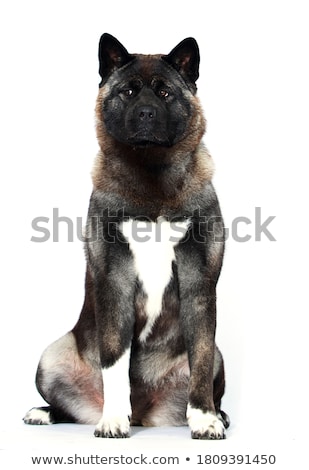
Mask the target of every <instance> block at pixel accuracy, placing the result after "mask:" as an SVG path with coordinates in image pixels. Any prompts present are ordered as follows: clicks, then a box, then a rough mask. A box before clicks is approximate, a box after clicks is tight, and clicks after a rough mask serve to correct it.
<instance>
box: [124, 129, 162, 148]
mask: <svg viewBox="0 0 309 470" xmlns="http://www.w3.org/2000/svg"><path fill="white" fill-rule="evenodd" d="M127 141H128V143H129V144H130V145H133V146H134V147H154V146H163V147H170V146H171V143H170V142H169V140H168V138H167V136H166V135H156V134H155V133H153V132H149V131H148V130H147V131H144V130H143V131H138V132H136V133H135V134H133V135H131V136H129V137H128V140H127Z"/></svg>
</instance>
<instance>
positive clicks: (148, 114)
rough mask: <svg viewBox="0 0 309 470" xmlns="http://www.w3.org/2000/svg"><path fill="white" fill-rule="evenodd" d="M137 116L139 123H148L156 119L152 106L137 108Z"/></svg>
mask: <svg viewBox="0 0 309 470" xmlns="http://www.w3.org/2000/svg"><path fill="white" fill-rule="evenodd" d="M136 112H137V116H138V117H139V119H140V120H141V121H146V122H147V121H150V120H151V119H153V118H155V117H156V114H157V112H156V109H155V108H154V106H145V105H144V106H139V107H138V108H137V110H136Z"/></svg>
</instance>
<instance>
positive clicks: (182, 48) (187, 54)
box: [162, 38, 200, 83]
mask: <svg viewBox="0 0 309 470" xmlns="http://www.w3.org/2000/svg"><path fill="white" fill-rule="evenodd" d="M162 59H164V60H165V61H166V62H168V63H169V64H170V65H171V66H172V67H174V69H176V70H177V72H179V73H180V74H181V75H182V76H183V77H184V79H185V80H188V79H189V81H191V82H192V83H195V82H196V80H197V79H198V77H199V65H200V53H199V48H198V44H197V42H196V40H195V39H194V38H187V39H184V40H183V41H181V42H180V43H179V44H178V45H177V46H176V47H174V49H173V50H172V51H171V52H170V53H169V54H168V55H165V56H163V57H162Z"/></svg>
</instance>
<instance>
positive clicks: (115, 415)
mask: <svg viewBox="0 0 309 470" xmlns="http://www.w3.org/2000/svg"><path fill="white" fill-rule="evenodd" d="M109 250H114V251H115V250H116V251H117V254H118V257H117V256H114V253H110V255H111V258H112V259H113V263H112V264H111V265H110V266H105V265H104V267H101V268H100V269H99V267H96V268H95V269H93V272H94V273H95V274H94V299H95V318H96V338H95V337H94V338H93V341H96V340H97V341H98V349H99V353H100V361H101V370H102V378H103V412H102V417H101V419H100V421H99V423H98V424H97V426H96V429H95V436H96V437H116V438H117V437H129V433H130V417H131V403H130V379H129V369H130V354H131V342H132V337H133V326H134V294H135V274H134V272H133V270H132V269H130V258H129V252H128V250H127V249H125V248H124V247H123V246H121V245H118V247H117V246H116V245H112V246H110V247H109ZM121 252H123V253H122V254H123V256H121Z"/></svg>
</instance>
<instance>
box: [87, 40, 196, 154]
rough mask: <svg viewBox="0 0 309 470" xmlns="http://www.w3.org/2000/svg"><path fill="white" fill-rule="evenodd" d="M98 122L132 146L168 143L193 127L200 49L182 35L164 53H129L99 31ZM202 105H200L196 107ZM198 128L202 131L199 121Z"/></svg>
mask: <svg viewBox="0 0 309 470" xmlns="http://www.w3.org/2000/svg"><path fill="white" fill-rule="evenodd" d="M99 62H100V69H99V73H100V76H101V79H102V81H101V83H100V90H99V97H98V102H97V110H96V112H97V120H98V124H100V123H101V124H103V126H104V128H105V130H106V132H107V133H108V134H109V136H111V137H112V138H113V139H114V140H115V141H117V142H120V143H122V144H126V145H129V146H130V147H134V148H138V147H158V146H159V147H171V146H173V145H175V144H176V143H177V142H179V141H181V140H183V139H184V138H185V137H186V136H187V135H188V134H189V133H190V132H192V116H194V115H195V114H196V108H197V106H198V105H197V101H196V100H195V99H194V97H195V93H196V85H195V82H196V80H197V78H198V74H199V49H198V45H197V43H196V41H195V39H193V38H187V39H184V40H183V41H182V42H181V43H180V44H178V45H177V46H176V47H175V48H174V49H173V50H172V51H171V52H170V53H169V54H168V55H142V54H129V52H128V51H127V50H126V49H125V48H124V46H123V45H122V44H120V42H119V41H118V40H117V39H116V38H114V37H113V36H111V35H109V34H103V36H102V37H101V39H100V45H99ZM198 114H201V113H200V110H199V113H198ZM199 128H202V133H203V131H204V128H203V125H202V126H201V122H199Z"/></svg>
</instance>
